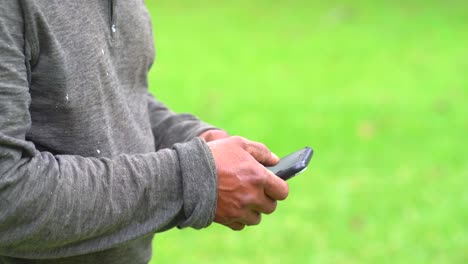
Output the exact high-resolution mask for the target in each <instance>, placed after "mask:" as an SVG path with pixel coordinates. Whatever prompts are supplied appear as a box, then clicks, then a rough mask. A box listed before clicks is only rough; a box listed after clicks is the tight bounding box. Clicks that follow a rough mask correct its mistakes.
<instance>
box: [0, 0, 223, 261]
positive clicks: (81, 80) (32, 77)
mask: <svg viewBox="0 0 468 264" xmlns="http://www.w3.org/2000/svg"><path fill="white" fill-rule="evenodd" d="M153 59H154V47H153V37H152V28H151V24H150V18H149V15H148V12H147V10H146V8H145V6H144V3H143V0H122V1H117V0H92V1H91V0H83V1H76V0H0V263H48V264H49V263H50V264H54V263H114V264H119V263H126V264H127V263H135V264H139V263H147V262H148V261H149V260H150V258H151V241H152V237H153V234H154V233H156V232H161V231H164V230H167V229H169V228H172V227H175V226H178V227H180V228H182V227H193V228H197V229H198V228H203V227H206V226H208V225H209V224H210V223H211V222H212V220H213V217H214V213H215V208H216V197H217V193H216V190H217V176H216V167H215V164H214V160H213V157H212V155H211V152H210V150H209V148H208V147H207V145H206V143H205V142H204V141H203V140H201V139H200V138H197V137H196V136H197V135H199V134H200V133H201V132H203V131H205V130H207V129H211V128H212V127H211V126H209V125H207V124H205V123H203V122H201V121H200V120H198V119H197V118H195V117H194V116H192V115H188V114H175V113H173V112H171V111H170V110H169V109H168V108H166V107H165V106H164V105H163V104H162V103H160V102H159V101H157V100H156V99H155V98H153V96H152V95H150V94H149V93H148V83H147V77H148V76H147V75H148V70H149V69H150V67H151V65H152V63H153Z"/></svg>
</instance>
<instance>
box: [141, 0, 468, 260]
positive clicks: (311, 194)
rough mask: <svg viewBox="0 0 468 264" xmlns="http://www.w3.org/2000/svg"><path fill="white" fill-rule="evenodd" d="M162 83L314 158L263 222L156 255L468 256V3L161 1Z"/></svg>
mask: <svg viewBox="0 0 468 264" xmlns="http://www.w3.org/2000/svg"><path fill="white" fill-rule="evenodd" d="M147 3H148V7H149V9H150V11H151V15H152V18H153V23H154V28H155V39H156V47H157V61H156V64H155V67H154V68H153V71H152V73H151V77H150V85H151V89H152V91H153V92H155V93H156V95H157V96H158V97H159V98H160V99H161V100H162V101H164V102H165V103H166V104H168V105H169V106H170V107H171V108H172V109H174V110H175V111H178V112H191V113H194V114H196V115H197V116H199V117H200V118H202V119H204V120H206V121H208V122H210V123H212V124H215V125H217V126H219V127H222V128H224V129H226V130H227V131H229V132H230V133H231V134H237V135H242V136H245V137H247V138H250V139H254V140H258V141H261V142H264V143H266V144H267V145H268V146H269V147H270V148H271V149H272V150H273V151H274V152H276V153H277V154H278V155H279V156H282V155H285V154H288V152H290V151H292V150H295V149H298V148H300V147H303V146H305V145H310V146H312V147H313V148H314V149H315V156H314V158H313V159H312V161H311V164H310V167H309V170H308V171H307V172H306V173H304V174H303V175H301V176H299V177H297V178H295V179H293V180H291V181H290V182H289V186H290V196H289V197H288V199H287V200H286V201H284V202H281V203H280V204H279V206H278V209H277V211H276V212H275V213H274V214H272V215H270V216H266V217H264V218H263V221H262V223H261V225H259V226H257V227H250V228H247V229H245V230H244V231H242V232H232V231H230V230H228V229H227V228H224V227H222V226H219V225H217V224H213V225H212V226H210V227H209V228H208V229H204V230H201V231H196V230H189V229H186V230H177V229H174V230H171V231H168V232H165V233H161V234H158V235H157V236H156V238H155V240H154V259H153V262H152V263H269V264H271V263H273V264H274V263H325V264H327V263H330V264H332V263H333V264H340V263H424V264H426V263H468V191H467V188H468V140H467V137H468V29H467V27H468V11H467V10H468V3H467V2H466V1H454V0H452V1H442V0H441V1H431V0H426V1H390V0H388V1H371V0H368V1H352V0H348V1H312V0H302V1H299V0H288V1H274V0H261V1H260V0H254V1H247V0H238V1H212V0H201V1H184V0H180V1H169V0H158V1H147Z"/></svg>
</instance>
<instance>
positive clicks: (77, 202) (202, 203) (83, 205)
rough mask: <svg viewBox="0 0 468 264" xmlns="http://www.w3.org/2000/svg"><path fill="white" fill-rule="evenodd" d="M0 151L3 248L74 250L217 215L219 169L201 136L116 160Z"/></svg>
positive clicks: (54, 253) (39, 252) (60, 253)
mask: <svg viewBox="0 0 468 264" xmlns="http://www.w3.org/2000/svg"><path fill="white" fill-rule="evenodd" d="M1 143H3V146H5V142H1V141H0V144H1ZM1 150H2V151H1V152H2V154H3V156H2V159H1V160H2V162H1V166H0V168H1V169H0V175H2V177H1V178H0V197H1V199H0V203H1V205H0V208H1V209H0V254H2V255H9V256H16V257H64V256H68V255H77V254H80V253H85V252H89V251H91V250H92V251H95V250H102V249H105V248H109V247H112V246H115V245H118V244H120V243H122V242H125V241H128V240H131V239H134V238H137V237H140V236H143V235H145V234H150V233H154V232H158V231H162V230H166V229H168V228H171V227H174V226H176V225H180V226H191V227H194V228H202V227H205V226H207V225H208V224H209V223H211V221H212V218H213V216H214V208H215V204H216V191H215V190H216V184H217V183H216V174H215V171H213V167H214V165H213V162H212V157H211V156H210V155H211V154H210V152H209V150H208V149H207V147H206V145H205V144H204V142H203V141H201V140H199V139H195V140H193V141H191V142H188V143H185V144H179V145H176V146H175V147H174V149H173V150H169V149H165V150H162V151H159V152H156V153H150V154H142V155H132V156H128V155H121V156H119V157H117V158H115V159H105V158H101V159H96V158H85V157H80V156H68V155H59V156H53V155H52V154H50V153H46V152H42V153H39V152H36V154H35V155H34V156H31V157H22V158H18V157H19V156H18V153H19V152H16V151H14V150H11V149H8V148H5V147H3V148H1ZM5 154H6V155H5ZM194 159H195V160H194Z"/></svg>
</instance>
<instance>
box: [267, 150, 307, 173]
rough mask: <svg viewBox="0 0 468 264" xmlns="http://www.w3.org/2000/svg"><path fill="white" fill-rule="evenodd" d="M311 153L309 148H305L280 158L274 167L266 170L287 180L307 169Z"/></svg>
mask: <svg viewBox="0 0 468 264" xmlns="http://www.w3.org/2000/svg"><path fill="white" fill-rule="evenodd" d="M313 153H314V151H313V150H312V149H311V148H310V147H305V148H302V149H300V150H298V151H296V152H294V153H291V154H289V155H287V156H286V157H284V158H282V159H281V160H280V162H279V163H278V164H276V165H275V166H271V167H266V168H267V169H268V170H270V171H271V172H273V173H274V174H276V175H277V176H278V177H280V178H281V179H283V180H288V179H290V178H292V177H294V176H296V175H297V174H299V173H301V172H303V171H304V170H305V169H307V165H308V164H309V161H310V159H311V158H312V155H313Z"/></svg>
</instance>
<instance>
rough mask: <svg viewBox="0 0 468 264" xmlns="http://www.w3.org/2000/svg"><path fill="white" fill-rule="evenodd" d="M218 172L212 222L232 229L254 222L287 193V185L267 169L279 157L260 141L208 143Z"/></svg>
mask: <svg viewBox="0 0 468 264" xmlns="http://www.w3.org/2000/svg"><path fill="white" fill-rule="evenodd" d="M208 146H209V147H210V149H211V152H212V153H213V157H214V159H215V163H216V169H217V172H218V203H217V207H216V215H215V219H214V221H215V222H217V223H220V224H222V225H225V226H228V227H230V228H231V229H233V230H242V229H243V228H244V227H245V226H246V225H257V224H259V223H260V220H261V213H264V214H270V213H272V212H273V211H274V210H275V209H276V201H277V200H284V199H286V197H287V195H288V191H289V190H288V185H287V183H286V182H285V181H283V180H282V179H281V178H279V177H277V176H276V175H274V174H273V173H272V172H270V171H268V170H267V169H266V168H265V167H264V166H263V165H265V166H273V165H275V164H277V163H278V161H279V159H278V157H276V156H275V155H274V154H272V153H271V152H270V150H269V149H268V148H267V147H266V146H265V145H263V144H261V143H257V142H253V141H249V140H247V139H244V138H241V137H230V138H226V139H220V140H216V141H212V142H209V143H208Z"/></svg>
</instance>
